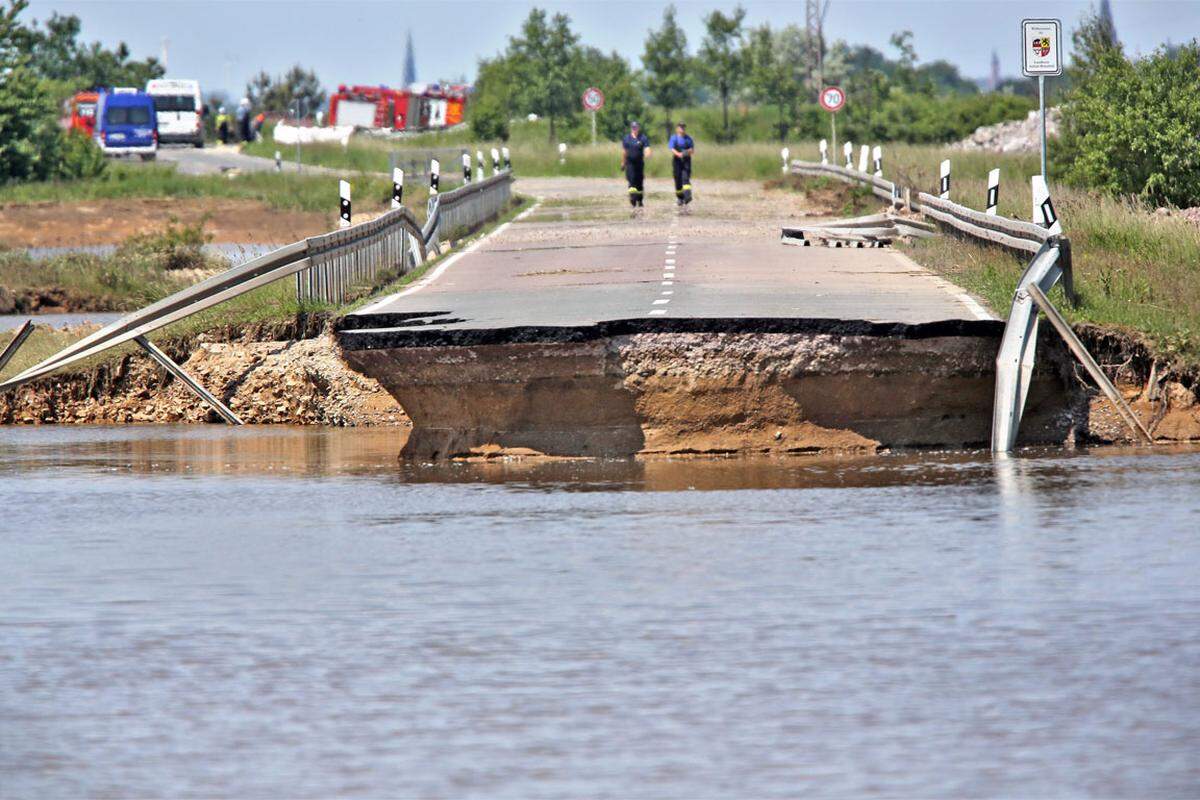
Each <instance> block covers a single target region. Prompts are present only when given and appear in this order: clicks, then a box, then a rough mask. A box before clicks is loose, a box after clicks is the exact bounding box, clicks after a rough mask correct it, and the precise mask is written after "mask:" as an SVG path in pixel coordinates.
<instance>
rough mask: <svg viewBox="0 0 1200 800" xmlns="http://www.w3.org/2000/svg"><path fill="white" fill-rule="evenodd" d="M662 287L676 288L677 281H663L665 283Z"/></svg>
mask: <svg viewBox="0 0 1200 800" xmlns="http://www.w3.org/2000/svg"><path fill="white" fill-rule="evenodd" d="M662 285H663V286H674V285H675V281H663V282H662Z"/></svg>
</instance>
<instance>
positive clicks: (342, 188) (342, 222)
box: [338, 181, 350, 228]
mask: <svg viewBox="0 0 1200 800" xmlns="http://www.w3.org/2000/svg"><path fill="white" fill-rule="evenodd" d="M338 199H339V200H340V205H341V209H340V213H339V215H338V227H341V228H349V227H350V181H338Z"/></svg>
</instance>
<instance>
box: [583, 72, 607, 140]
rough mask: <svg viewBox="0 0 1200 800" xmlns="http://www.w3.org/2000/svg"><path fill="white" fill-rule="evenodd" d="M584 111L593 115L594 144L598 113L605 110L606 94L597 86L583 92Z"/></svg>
mask: <svg viewBox="0 0 1200 800" xmlns="http://www.w3.org/2000/svg"><path fill="white" fill-rule="evenodd" d="M582 99H583V110H584V111H589V112H591V115H592V144H595V143H596V112H597V111H599V110H600V109H602V108H604V92H602V91H600V90H599V89H598V88H596V87H595V86H589V87H588V88H587V89H585V90H584V91H583V98H582Z"/></svg>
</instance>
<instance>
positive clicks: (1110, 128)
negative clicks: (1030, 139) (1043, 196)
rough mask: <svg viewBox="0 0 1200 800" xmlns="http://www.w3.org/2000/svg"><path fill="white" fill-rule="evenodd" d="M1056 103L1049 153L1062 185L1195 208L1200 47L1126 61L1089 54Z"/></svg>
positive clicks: (1199, 165) (1198, 196) (1199, 200)
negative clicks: (1057, 129) (1059, 114)
mask: <svg viewBox="0 0 1200 800" xmlns="http://www.w3.org/2000/svg"><path fill="white" fill-rule="evenodd" d="M1074 77H1075V81H1076V82H1075V84H1074V87H1073V89H1072V90H1071V92H1070V93H1069V94H1068V95H1067V98H1066V102H1065V103H1064V105H1063V125H1062V129H1061V133H1060V142H1059V147H1058V148H1057V153H1055V156H1056V158H1055V163H1056V165H1057V167H1058V172H1059V174H1060V175H1062V176H1063V179H1064V180H1066V181H1067V182H1069V183H1074V184H1076V185H1081V186H1091V187H1095V188H1098V189H1100V190H1102V191H1105V192H1107V193H1109V194H1114V195H1119V194H1134V195H1138V196H1140V197H1142V198H1145V199H1146V200H1148V201H1150V202H1153V203H1156V204H1163V203H1168V204H1173V205H1176V206H1180V207H1186V206H1195V205H1200V138H1197V136H1198V133H1200V46H1197V44H1196V42H1194V41H1193V42H1192V43H1191V44H1188V45H1184V46H1182V47H1180V48H1178V49H1177V50H1175V51H1174V52H1171V51H1168V50H1165V49H1160V50H1158V51H1156V52H1155V53H1153V54H1152V55H1150V56H1147V57H1145V58H1142V59H1139V60H1137V61H1130V60H1129V59H1127V58H1126V57H1125V55H1124V54H1123V53H1122V52H1121V49H1120V47H1119V46H1116V45H1113V46H1108V47H1101V48H1097V49H1095V50H1094V51H1093V52H1092V53H1091V54H1089V58H1088V60H1087V62H1086V64H1085V68H1084V69H1081V70H1080V71H1079V72H1078V73H1077V74H1076V75H1075V76H1074Z"/></svg>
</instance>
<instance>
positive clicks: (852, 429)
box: [338, 211, 1070, 459]
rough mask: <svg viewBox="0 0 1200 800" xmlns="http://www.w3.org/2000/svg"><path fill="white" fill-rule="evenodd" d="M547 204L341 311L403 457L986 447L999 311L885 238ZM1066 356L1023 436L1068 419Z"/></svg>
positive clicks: (1031, 408) (1046, 435)
mask: <svg viewBox="0 0 1200 800" xmlns="http://www.w3.org/2000/svg"><path fill="white" fill-rule="evenodd" d="M775 231H776V233H775V235H774V236H771V235H769V234H767V235H764V232H763V231H761V230H758V229H756V228H755V227H754V226H745V225H742V226H737V225H728V224H722V223H720V222H718V221H716V220H708V221H705V220H703V219H702V218H696V217H694V218H687V219H678V218H673V217H670V216H666V215H663V216H662V217H661V218H659V219H646V220H638V221H633V222H628V221H621V222H617V221H616V220H615V219H609V218H607V217H605V216H603V215H601V216H599V217H598V218H594V219H589V218H586V217H581V215H579V214H573V215H567V214H561V213H557V212H551V211H535V212H534V213H533V214H531V215H529V216H527V217H525V218H524V219H521V220H519V221H517V222H515V223H514V224H512V225H511V226H509V227H508V228H507V229H506V230H504V231H503V232H501V233H500V234H499V235H497V236H494V237H492V238H491V239H489V240H487V241H485V242H483V243H482V244H480V245H479V246H477V247H476V248H475V249H474V250H473V251H471V252H467V253H464V254H461V255H460V256H459V257H458V259H457V260H456V261H455V262H454V263H452V264H450V265H449V266H448V267H447V268H446V269H445V270H444V271H443V272H442V273H441V274H440V275H439V276H438V277H437V279H436V280H432V281H429V282H427V283H426V284H424V285H423V286H421V287H420V289H418V290H408V291H407V292H404V293H401V294H399V295H395V296H392V297H390V298H385V299H383V300H381V301H380V302H378V303H375V304H374V305H372V306H370V307H368V308H366V309H364V310H363V311H361V312H360V313H358V314H355V315H352V316H350V317H348V318H346V319H345V322H344V325H343V327H342V330H341V331H340V332H339V334H338V335H339V341H340V344H341V346H342V348H343V354H344V357H345V358H346V360H347V361H348V363H349V364H350V365H351V366H352V367H354V368H355V369H357V370H359V371H361V372H362V373H364V374H365V375H368V376H370V377H372V378H374V379H376V380H378V381H379V382H380V384H382V385H383V386H384V387H385V388H386V389H387V390H388V391H389V392H390V393H391V394H392V395H393V396H394V397H395V398H396V399H397V400H398V401H399V403H400V405H401V406H403V408H404V409H405V411H406V412H407V413H408V415H409V416H410V418H411V419H412V422H413V431H412V434H411V436H410V437H409V438H408V441H407V443H406V444H405V446H404V451H403V452H404V455H405V456H407V457H412V458H421V459H429V458H444V457H459V456H472V455H490V454H496V453H503V452H507V453H540V454H545V455H554V456H630V455H638V454H654V453H726V452H756V451H757V452H762V451H767V452H808V451H816V450H834V449H876V448H880V447H895V446H973V445H985V444H986V443H987V441H988V438H989V433H990V425H991V405H992V403H991V400H992V391H993V382H994V373H995V366H994V361H995V357H996V351H997V347H998V344H999V340H1000V335H1001V332H1002V327H1003V326H1002V323H1000V322H999V321H997V320H994V319H992V318H991V317H990V315H988V314H987V312H985V311H984V310H983V309H982V308H981V307H980V306H979V305H978V304H977V303H976V302H975V301H974V300H973V299H972V298H970V297H969V296H967V295H965V294H964V293H963V292H962V291H961V290H960V289H958V288H957V287H954V286H953V285H951V284H948V283H946V282H945V281H943V280H941V279H940V278H938V277H937V276H935V275H933V274H931V273H929V272H928V271H926V270H924V269H922V268H921V267H919V266H918V265H916V264H914V263H912V262H911V261H910V260H908V259H906V258H905V257H904V256H902V255H900V254H898V253H895V252H892V251H890V250H886V249H863V250H857V249H856V250H844V249H843V250H833V249H826V248H804V249H796V248H787V247H783V246H781V245H780V244H779V242H778V239H777V237H778V234H777V231H778V228H775ZM1062 389H1063V385H1062V383H1061V381H1060V380H1059V378H1058V376H1057V374H1056V373H1055V372H1053V371H1049V370H1045V371H1041V372H1038V373H1037V374H1036V376H1035V380H1034V383H1033V386H1032V388H1031V390H1030V396H1029V399H1028V405H1027V409H1028V410H1027V417H1026V422H1025V423H1024V427H1023V428H1022V437H1023V439H1024V440H1027V441H1055V442H1061V441H1063V439H1065V438H1067V436H1068V435H1069V430H1068V427H1069V425H1070V422H1069V419H1070V415H1069V414H1067V413H1064V412H1065V411H1066V408H1065V404H1066V403H1067V402H1068V399H1067V393H1066V392H1064V391H1063V390H1062Z"/></svg>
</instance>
